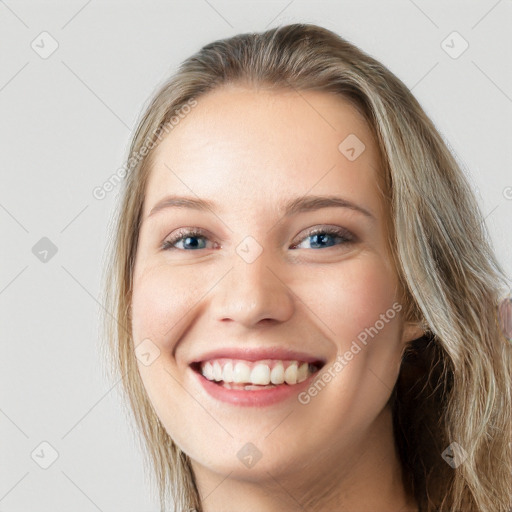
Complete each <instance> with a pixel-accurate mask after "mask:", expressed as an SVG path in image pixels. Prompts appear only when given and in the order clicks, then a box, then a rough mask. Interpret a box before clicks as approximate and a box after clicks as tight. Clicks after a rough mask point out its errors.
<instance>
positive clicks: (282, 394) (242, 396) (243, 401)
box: [191, 370, 318, 407]
mask: <svg viewBox="0 0 512 512" xmlns="http://www.w3.org/2000/svg"><path fill="white" fill-rule="evenodd" d="M191 371H192V372H193V373H194V375H195V376H196V377H197V378H198V379H199V382H200V384H201V385H202V386H203V388H204V390H205V391H206V392H207V393H208V394H209V395H210V396H211V397H213V398H215V399H216V400H220V401H221V402H226V403H229V404H233V405H241V406H252V407H266V406H269V405H273V404H276V403H279V402H282V401H284V400H287V399H290V398H292V397H296V396H297V395H298V394H299V393H300V392H301V391H303V390H304V389H306V388H307V387H308V386H309V385H310V384H311V381H312V380H313V379H314V378H315V377H316V376H317V374H318V372H316V373H315V374H313V375H310V376H309V377H308V378H307V379H306V380H304V381H302V382H300V383H299V384H292V385H288V384H280V385H278V386H276V387H274V388H267V389H254V390H248V391H245V390H241V389H227V388H225V387H224V386H221V385H219V384H215V382H214V381H211V380H208V379H207V378H205V377H203V376H202V375H201V374H200V373H198V372H196V371H194V370H191Z"/></svg>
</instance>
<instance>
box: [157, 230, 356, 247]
mask: <svg viewBox="0 0 512 512" xmlns="http://www.w3.org/2000/svg"><path fill="white" fill-rule="evenodd" d="M318 234H326V235H330V236H333V237H337V238H341V239H342V244H341V245H345V244H349V243H353V242H354V241H355V236H354V235H352V233H350V232H349V231H348V230H346V229H344V228H335V227H323V228H322V227H320V228H314V229H312V230H311V231H309V232H308V233H307V234H306V235H305V236H304V237H303V238H302V239H301V240H300V241H299V243H297V244H293V246H292V247H296V246H297V245H299V244H300V243H301V242H302V241H303V240H305V239H306V238H308V237H310V236H314V235H318ZM192 237H201V238H207V236H206V234H205V232H204V231H203V230H201V229H189V228H182V229H180V230H179V231H178V232H177V233H176V235H174V236H173V237H172V238H171V239H170V240H165V241H164V242H163V243H162V245H161V249H162V250H164V251H172V250H179V251H187V249H177V248H176V247H173V245H174V244H176V243H177V242H179V241H180V240H183V239H184V238H192ZM338 245H340V244H338ZM329 247H332V246H328V247H325V248H329Z"/></svg>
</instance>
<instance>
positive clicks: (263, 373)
mask: <svg viewBox="0 0 512 512" xmlns="http://www.w3.org/2000/svg"><path fill="white" fill-rule="evenodd" d="M250 382H252V383H253V384H260V385H262V386H266V385H267V384H268V383H269V382H270V368H269V367H268V366H267V365H266V364H261V363H260V364H257V365H256V366H255V367H254V368H253V369H252V372H251V378H250Z"/></svg>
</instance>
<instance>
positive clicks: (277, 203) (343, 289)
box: [132, 87, 421, 482]
mask: <svg viewBox="0 0 512 512" xmlns="http://www.w3.org/2000/svg"><path fill="white" fill-rule="evenodd" d="M344 141H345V142H344ZM340 144H341V145H340ZM153 157H154V164H153V167H152V170H151V175H150V178H149V182H148V186H147V191H146V196H145V202H144V210H143V222H142V225H141V229H140V236H139V241H138V248H137V256H136V263H135V269H134V276H133V303H132V315H133V325H132V327H133V337H134V342H135V345H136V346H138V345H139V344H141V343H142V344H141V345H140V347H139V348H136V354H137V358H138V367H139V372H140V375H141V377H142V380H143V383H144V386H145V388H146V390H147V392H148V396H149V398H150V400H151V402H152V403H153V406H154V408H155V410H156V412H157V414H158V416H159V417H160V419H161V421H162V423H163V425H164V426H165V428H166V429H167V431H168V433H169V434H170V435H171V437H172V438H173V439H174V441H175V442H176V444H177V445H178V446H179V447H180V448H181V449H182V450H183V451H184V452H185V453H186V454H188V455H189V456H190V457H191V459H192V461H193V466H194V469H195V470H196V471H197V472H198V473H201V474H204V475H206V474H207V473H209V474H210V475H213V474H217V475H222V477H221V476H219V477H218V482H220V481H221V480H222V478H224V477H225V476H226V475H227V474H228V473H230V475H231V478H239V479H241V480H246V481H249V480H250V481H256V480H263V479H268V478H269V475H272V477H274V478H277V479H278V480H279V478H278V477H279V476H281V477H282V478H284V477H285V476H288V477H291V476H292V475H294V474H296V475H299V474H300V472H301V471H303V469H304V468H305V467H306V466H307V467H308V468H314V469H315V470H316V473H314V474H315V475H316V476H321V475H322V474H323V473H325V474H333V471H340V470H341V469H340V468H345V469H346V468H348V466H349V465H352V464H354V463H355V462H356V461H359V459H360V458H362V457H364V456H363V455H362V454H363V453H366V452H367V451H368V450H369V451H372V447H377V446H378V441H376V440H378V439H379V438H383V437H385V436H386V435H388V434H389V432H390V424H391V422H390V415H389V409H388V407H387V405H386V404H387V402H388V399H389V397H390V394H391V391H392V388H393V386H394V384H395V381H396V379H397V376H398V371H399V365H400V359H401V354H402V350H403V348H404V344H405V343H406V342H407V341H408V340H410V339H413V338H415V337H418V336H419V335H420V334H421V331H418V329H417V328H415V327H414V326H412V325H411V326H409V325H407V324H405V325H404V324H403V319H402V316H401V314H400V309H401V307H402V305H401V304H399V303H398V302H397V301H398V292H399V290H398V287H397V286H398V282H397V276H396V272H395V269H394V268H393V265H392V262H391V259H390V256H389V254H388V251H387V245H386V244H387V242H386V240H387V236H388V234H387V232H386V227H385V205H384V204H383V201H382V199H381V197H380V195H379V189H378V182H379V178H378V174H379V172H380V171H379V159H378V152H377V147H376V145H375V142H374V140H373V139H372V135H371V132H370V131H369V129H368V127H367V125H366V123H365V121H364V119H363V118H362V116H361V115H360V114H359V113H358V112H357V110H355V109H354V108H353V107H352V106H351V105H350V104H349V103H347V102H345V101H344V100H342V99H341V98H339V97H337V96H334V95H329V94H326V93H320V92H312V91H308V92H304V91H301V92H300V94H298V93H297V92H293V91H280V92H269V91H255V90H251V89H246V88H242V87H229V88H228V87H225V88H222V89H217V90H214V91H213V92H210V93H209V94H207V95H205V96H202V97H200V98H199V99H198V104H197V106H196V107H195V108H193V109H192V110H191V112H190V113H189V114H188V115H187V116H186V117H185V118H184V119H182V120H181V121H180V123H179V124H178V125H177V126H176V127H174V129H173V130H172V131H171V132H170V133H169V134H168V135H166V137H165V138H164V139H163V140H162V142H161V144H160V145H159V146H158V147H157V148H156V149H155V150H154V154H153ZM169 196H175V197H174V199H176V197H178V196H179V197H186V198H187V199H189V201H190V203H186V202H185V201H182V202H181V203H180V202H176V201H175V202H174V203H172V202H171V201H168V202H167V206H166V203H165V201H166V198H167V199H169ZM314 197H315V198H317V197H318V198H319V199H316V200H313V198H314ZM326 197H328V198H329V200H327V199H322V198H326ZM199 201H207V202H208V206H207V207H203V206H202V207H194V204H199ZM290 205H291V207H290ZM190 231H192V233H190ZM315 231H316V234H315ZM164 247H165V248H164ZM258 361H259V363H258ZM293 361H295V362H296V363H297V371H295V365H294V364H293ZM208 362H209V363H210V365H211V366H210V365H208V364H206V363H208ZM304 363H311V364H312V365H311V366H308V364H304ZM313 363H315V364H316V365H317V366H319V365H322V367H321V369H320V370H319V371H316V372H315V373H313V374H311V371H314V370H315V368H314V367H313ZM289 367H291V369H288V368H289ZM201 372H204V374H206V377H205V376H203V375H202V374H201ZM283 378H284V379H285V382H284V383H282V384H276V385H272V386H273V387H271V388H266V387H265V383H268V382H269V379H271V380H270V384H272V382H275V383H279V382H281V381H282V380H283ZM212 379H213V380H212ZM216 379H217V380H216ZM219 379H220V380H219ZM304 379H305V380H304ZM248 380H250V381H251V382H253V383H256V384H255V386H253V387H249V389H247V390H246V389H245V386H248V385H249V386H250V384H247V381H248ZM296 380H299V381H300V382H299V383H295V384H294V382H296ZM224 381H226V382H232V384H223V382H224ZM236 381H239V383H238V384H235V382H236ZM244 381H245V384H244V383H243V382H244ZM257 383H259V384H257ZM229 387H231V389H229ZM235 388H239V389H235ZM263 388H264V389H263ZM386 440H388V441H389V437H387V438H386ZM280 481H282V480H280Z"/></svg>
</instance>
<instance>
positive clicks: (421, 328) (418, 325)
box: [402, 321, 428, 343]
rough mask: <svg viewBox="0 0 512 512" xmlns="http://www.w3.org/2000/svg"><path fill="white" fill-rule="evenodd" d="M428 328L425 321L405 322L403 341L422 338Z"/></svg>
mask: <svg viewBox="0 0 512 512" xmlns="http://www.w3.org/2000/svg"><path fill="white" fill-rule="evenodd" d="M427 330H428V326H427V324H426V323H425V321H420V322H405V323H404V329H403V333H402V342H403V343H409V342H410V341H412V340H416V339H418V338H421V337H422V336H423V335H424V334H425V333H426V332H427Z"/></svg>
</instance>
